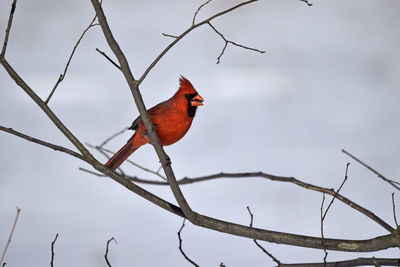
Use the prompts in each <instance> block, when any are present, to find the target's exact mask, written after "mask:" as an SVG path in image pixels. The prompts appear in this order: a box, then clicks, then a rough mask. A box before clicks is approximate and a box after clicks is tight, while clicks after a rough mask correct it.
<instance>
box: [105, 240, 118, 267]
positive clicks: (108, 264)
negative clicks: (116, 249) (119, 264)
mask: <svg viewBox="0 0 400 267" xmlns="http://www.w3.org/2000/svg"><path fill="white" fill-rule="evenodd" d="M113 240H114V242H115V244H118V243H117V240H115V238H114V237H111V238H110V239H109V240H108V241H107V245H106V253H105V254H104V259H105V260H106V263H107V266H108V267H111V264H110V261H109V260H108V249H109V247H110V242H111V241H113Z"/></svg>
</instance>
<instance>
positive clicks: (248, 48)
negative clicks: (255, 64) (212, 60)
mask: <svg viewBox="0 0 400 267" xmlns="http://www.w3.org/2000/svg"><path fill="white" fill-rule="evenodd" d="M207 24H208V25H209V26H210V27H211V29H213V30H214V31H215V33H216V34H218V35H219V36H220V37H221V38H222V40H224V41H225V45H224V47H223V48H222V51H221V53H220V54H219V56H218V58H217V64H219V63H220V60H221V57H222V55H223V54H224V53H225V49H226V47H227V46H228V44H232V45H234V46H237V47H241V48H243V49H247V50H252V51H255V52H259V53H261V54H263V53H265V51H263V50H259V49H256V48H252V47H248V46H244V45H241V44H238V43H235V42H233V41H230V40H228V39H226V38H225V36H224V35H223V34H222V33H220V32H219V31H218V30H217V29H216V28H215V27H214V26H213V25H212V24H211V22H208V23H207Z"/></svg>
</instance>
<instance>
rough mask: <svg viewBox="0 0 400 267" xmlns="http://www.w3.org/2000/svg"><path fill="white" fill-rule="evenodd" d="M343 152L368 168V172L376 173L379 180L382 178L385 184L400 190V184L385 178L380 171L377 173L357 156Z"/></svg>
mask: <svg viewBox="0 0 400 267" xmlns="http://www.w3.org/2000/svg"><path fill="white" fill-rule="evenodd" d="M342 152H343V153H344V154H346V155H348V156H349V157H350V158H352V159H354V160H355V161H357V162H358V163H360V164H361V165H363V166H364V167H365V168H367V169H368V170H370V171H371V172H373V173H375V174H376V175H377V176H378V177H379V178H381V179H382V180H384V181H385V182H387V183H389V184H390V185H391V186H393V187H394V188H396V189H397V190H400V187H399V186H400V183H399V182H397V181H394V180H391V179H388V178H386V177H385V176H383V175H382V174H381V173H379V172H378V171H376V170H375V169H373V168H372V167H370V166H369V165H367V164H366V163H364V162H362V161H361V160H359V159H358V158H356V157H355V156H353V155H352V154H350V153H349V152H347V151H346V150H344V149H342Z"/></svg>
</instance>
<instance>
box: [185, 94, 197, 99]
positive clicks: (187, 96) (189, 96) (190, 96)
mask: <svg viewBox="0 0 400 267" xmlns="http://www.w3.org/2000/svg"><path fill="white" fill-rule="evenodd" d="M196 95H197V94H196V93H194V94H185V97H186V99H187V100H191V99H192V98H193V97H195V96H196Z"/></svg>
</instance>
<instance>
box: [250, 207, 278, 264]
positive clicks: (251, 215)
mask: <svg viewBox="0 0 400 267" xmlns="http://www.w3.org/2000/svg"><path fill="white" fill-rule="evenodd" d="M246 208H247V211H248V212H249V214H250V228H253V213H252V212H251V210H250V208H249V206H247V207H246ZM253 242H254V243H255V244H256V245H257V247H259V248H260V249H261V250H262V251H263V252H264V253H265V254H267V255H268V256H269V257H270V258H271V259H272V260H273V261H274V262H276V264H278V266H280V265H281V262H280V261H279V260H278V259H277V258H275V257H274V255H272V254H271V253H269V252H268V251H267V250H266V249H265V248H264V247H263V246H261V245H260V244H259V243H258V242H257V240H256V239H253Z"/></svg>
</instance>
